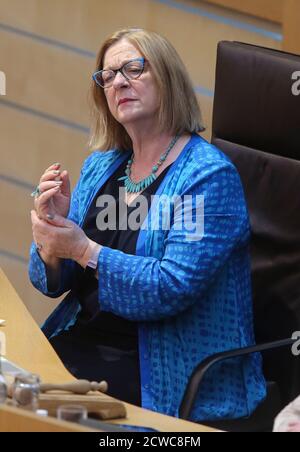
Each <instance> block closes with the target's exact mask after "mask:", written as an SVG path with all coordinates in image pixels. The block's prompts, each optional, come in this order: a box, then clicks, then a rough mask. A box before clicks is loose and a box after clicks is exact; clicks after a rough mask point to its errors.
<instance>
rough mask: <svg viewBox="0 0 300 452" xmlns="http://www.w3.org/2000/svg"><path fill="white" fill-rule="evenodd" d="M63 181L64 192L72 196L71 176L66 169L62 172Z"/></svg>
mask: <svg viewBox="0 0 300 452" xmlns="http://www.w3.org/2000/svg"><path fill="white" fill-rule="evenodd" d="M61 181H62V186H61V192H62V194H63V195H65V196H70V194H71V183H70V178H69V173H68V171H66V170H64V171H63V172H62V173H61Z"/></svg>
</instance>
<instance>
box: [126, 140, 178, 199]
mask: <svg viewBox="0 0 300 452" xmlns="http://www.w3.org/2000/svg"><path fill="white" fill-rule="evenodd" d="M178 138H179V136H178V135H176V136H175V137H174V138H173V140H172V141H171V143H170V144H169V146H168V149H167V150H166V152H164V153H163V154H162V155H161V156H160V159H159V160H158V162H157V163H156V165H154V166H153V167H152V172H151V174H150V176H147V177H145V178H144V179H142V180H141V181H140V182H138V183H135V182H133V180H132V179H131V177H130V175H131V167H132V163H133V153H132V154H131V157H130V159H129V160H128V162H127V166H126V170H125V174H126V176H122V177H119V179H118V180H123V181H124V187H125V190H126V191H127V192H128V193H138V192H139V191H142V190H145V188H147V187H149V185H150V184H152V182H154V181H155V179H156V178H157V176H156V174H155V173H156V172H157V170H158V168H159V167H160V165H162V163H163V162H164V161H165V160H166V158H167V157H168V155H169V152H170V151H171V149H173V147H174V146H175V144H176V142H177V140H178Z"/></svg>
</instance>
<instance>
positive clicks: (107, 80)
mask: <svg viewBox="0 0 300 452" xmlns="http://www.w3.org/2000/svg"><path fill="white" fill-rule="evenodd" d="M145 62H146V60H145V58H135V59H134V60H130V61H128V62H127V63H125V64H123V66H121V67H120V68H119V69H102V70H101V71H97V72H95V73H94V74H93V80H94V82H95V83H96V84H97V85H99V86H101V88H109V87H110V86H111V85H112V84H113V82H114V79H115V78H116V75H117V73H118V72H121V74H122V75H123V77H125V78H126V80H135V79H137V78H139V77H140V76H141V75H142V73H143V71H144V67H145Z"/></svg>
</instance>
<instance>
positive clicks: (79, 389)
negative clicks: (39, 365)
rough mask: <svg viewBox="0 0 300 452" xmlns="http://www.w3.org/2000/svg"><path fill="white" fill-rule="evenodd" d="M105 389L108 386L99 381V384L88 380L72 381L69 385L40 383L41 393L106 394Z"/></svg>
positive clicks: (104, 382)
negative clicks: (96, 392)
mask: <svg viewBox="0 0 300 452" xmlns="http://www.w3.org/2000/svg"><path fill="white" fill-rule="evenodd" d="M107 388H108V385H107V382H106V381H100V383H97V382H96V381H88V380H74V381H72V382H70V383H62V384H50V383H41V385H40V391H41V392H48V391H54V390H59V391H69V392H73V394H86V393H87V392H89V391H101V392H106V391H107Z"/></svg>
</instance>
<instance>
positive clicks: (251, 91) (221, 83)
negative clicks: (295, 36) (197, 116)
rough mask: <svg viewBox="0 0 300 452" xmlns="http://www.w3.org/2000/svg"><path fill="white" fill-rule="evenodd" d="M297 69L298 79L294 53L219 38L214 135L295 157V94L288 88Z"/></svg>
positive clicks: (299, 140) (298, 155)
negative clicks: (220, 40)
mask: <svg viewBox="0 0 300 452" xmlns="http://www.w3.org/2000/svg"><path fill="white" fill-rule="evenodd" d="M297 71H299V74H298V75H299V78H300V56H298V55H293V54H289V53H284V52H280V51H276V50H271V49H267V48H263V47H256V46H253V45H248V44H243V43H239V42H227V41H222V42H220V43H219V45H218V56H217V67H216V85H215V86H216V90H215V98H214V114H213V140H214V138H221V139H223V140H226V141H229V142H231V143H237V144H240V145H245V146H247V147H251V148H254V149H257V150H261V151H264V152H268V153H271V154H277V155H280V156H284V157H289V158H294V159H297V160H300V133H299V132H300V95H294V94H293V92H292V87H293V86H294V91H297V90H296V88H297V86H296V84H297V79H293V78H292V77H293V74H294V77H297V74H295V72H297ZM298 83H299V82H298ZM298 91H300V83H299V87H298Z"/></svg>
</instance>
